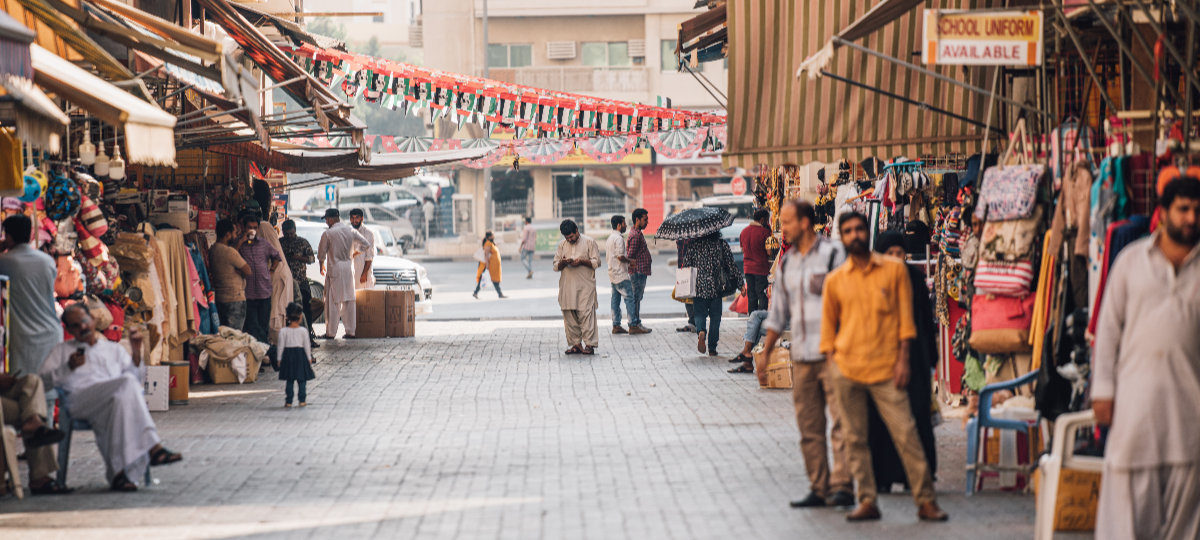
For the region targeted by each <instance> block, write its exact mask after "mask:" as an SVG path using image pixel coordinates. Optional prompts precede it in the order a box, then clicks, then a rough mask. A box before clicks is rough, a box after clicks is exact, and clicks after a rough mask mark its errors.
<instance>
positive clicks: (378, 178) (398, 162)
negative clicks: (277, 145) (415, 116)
mask: <svg viewBox="0 0 1200 540" xmlns="http://www.w3.org/2000/svg"><path fill="white" fill-rule="evenodd" d="M208 150H209V151H210V152H216V153H218V154H225V155H230V156H237V157H241V158H245V159H248V160H250V161H253V162H254V163H257V164H258V165H259V166H260V167H270V168H271V169H275V170H278V171H283V172H288V173H321V174H325V175H328V176H336V177H339V178H348V179H351V180H363V181H367V182H386V181H388V180H395V179H397V178H404V177H406V176H412V175H413V174H414V171H415V170H416V169H417V168H418V167H431V166H434V165H442V164H445V163H454V162H457V161H462V160H464V159H478V158H481V157H483V156H486V155H487V154H488V151H489V150H490V149H487V148H470V149H462V150H439V151H431V152H412V153H402V154H375V155H373V156H372V157H371V162H370V163H369V164H365V165H364V164H360V160H359V155H358V152H357V151H347V152H337V151H333V152H331V151H329V150H316V149H313V150H307V149H291V150H265V149H263V147H261V146H259V145H257V144H254V143H238V144H224V145H215V146H210V147H208Z"/></svg>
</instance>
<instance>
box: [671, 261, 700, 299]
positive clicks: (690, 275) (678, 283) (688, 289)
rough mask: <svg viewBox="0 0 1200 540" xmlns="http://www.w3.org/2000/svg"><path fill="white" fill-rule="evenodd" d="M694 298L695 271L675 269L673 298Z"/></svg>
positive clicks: (693, 269) (691, 269) (692, 269)
mask: <svg viewBox="0 0 1200 540" xmlns="http://www.w3.org/2000/svg"><path fill="white" fill-rule="evenodd" d="M695 297H696V269H695V268H676V269H675V298H695Z"/></svg>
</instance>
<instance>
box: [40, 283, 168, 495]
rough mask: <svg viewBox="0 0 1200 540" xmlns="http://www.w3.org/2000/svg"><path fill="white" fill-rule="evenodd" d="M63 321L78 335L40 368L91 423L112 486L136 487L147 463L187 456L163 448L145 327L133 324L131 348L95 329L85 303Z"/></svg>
mask: <svg viewBox="0 0 1200 540" xmlns="http://www.w3.org/2000/svg"><path fill="white" fill-rule="evenodd" d="M62 322H63V325H65V326H66V327H67V332H70V334H71V336H72V337H74V339H72V340H70V341H65V342H63V343H59V344H58V345H55V346H54V348H53V349H51V350H50V356H48V357H47V358H46V362H45V363H44V364H42V369H41V371H39V372H38V374H39V375H41V376H42V380H44V381H45V382H46V384H47V385H48V386H51V387H54V388H62V389H63V391H64V392H65V396H64V399H63V405H64V406H65V407H67V410H68V411H70V413H71V417H72V418H73V419H77V420H86V421H87V422H88V423H89V424H91V426H92V432H93V433H94V434H95V436H96V446H98V447H99V449H100V455H102V456H103V457H104V462H105V464H106V465H107V472H106V477H107V478H108V482H109V489H111V490H112V491H137V485H136V484H134V483H133V480H132V479H135V478H142V477H143V476H145V472H146V467H147V466H148V465H154V466H157V465H166V464H169V463H175V462H176V461H179V460H181V459H183V456H182V455H181V454H178V453H175V452H172V451H170V450H167V449H166V448H163V446H162V444H161V439H159V438H158V428H157V427H155V425H154V420H153V419H152V418H150V410H149V409H147V408H146V399H145V397H144V396H143V395H142V381H143V380H144V377H143V370H142V342H143V340H144V338H145V336H144V335H143V330H141V329H139V328H136V327H135V328H134V329H132V330H130V332H129V345H130V347H131V348H132V350H133V353H132V354H130V353H128V352H126V351H125V348H124V347H122V346H120V345H119V344H116V343H113V342H111V341H108V340H107V339H105V338H104V336H101V335H100V333H99V332H97V331H96V328H95V324H94V322H93V321H92V316H91V314H90V313H88V310H87V309H84V307H83V306H82V305H81V304H71V305H69V306H67V309H66V310H65V311H63V315H62Z"/></svg>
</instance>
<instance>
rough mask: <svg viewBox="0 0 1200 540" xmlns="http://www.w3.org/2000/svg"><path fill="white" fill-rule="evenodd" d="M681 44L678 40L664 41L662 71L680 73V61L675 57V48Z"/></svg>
mask: <svg viewBox="0 0 1200 540" xmlns="http://www.w3.org/2000/svg"><path fill="white" fill-rule="evenodd" d="M678 43H679V40H676V39H664V40H662V70H663V71H679V59H678V58H676V57H675V47H676V46H677V44H678Z"/></svg>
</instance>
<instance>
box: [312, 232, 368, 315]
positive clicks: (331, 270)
mask: <svg viewBox="0 0 1200 540" xmlns="http://www.w3.org/2000/svg"><path fill="white" fill-rule="evenodd" d="M325 224H326V225H328V226H329V229H328V230H326V231H325V232H323V233H321V242H320V243H319V244H318V245H317V262H319V263H320V264H321V273H323V274H325V338H326V339H333V338H334V337H336V336H337V329H338V321H341V322H343V323H344V324H345V325H346V337H347V338H353V337H354V323H355V319H354V309H355V308H354V277H355V276H354V260H353V259H354V252H355V251H367V250H369V249H370V244H369V243H368V242H367V239H366V238H363V235H361V234H359V233H358V231H356V230H354V229H352V228H350V227H349V226H347V225H346V224H345V223H342V215H341V213H340V212H338V209H337V208H329V209H327V210H325ZM368 270H369V268H368Z"/></svg>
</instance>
